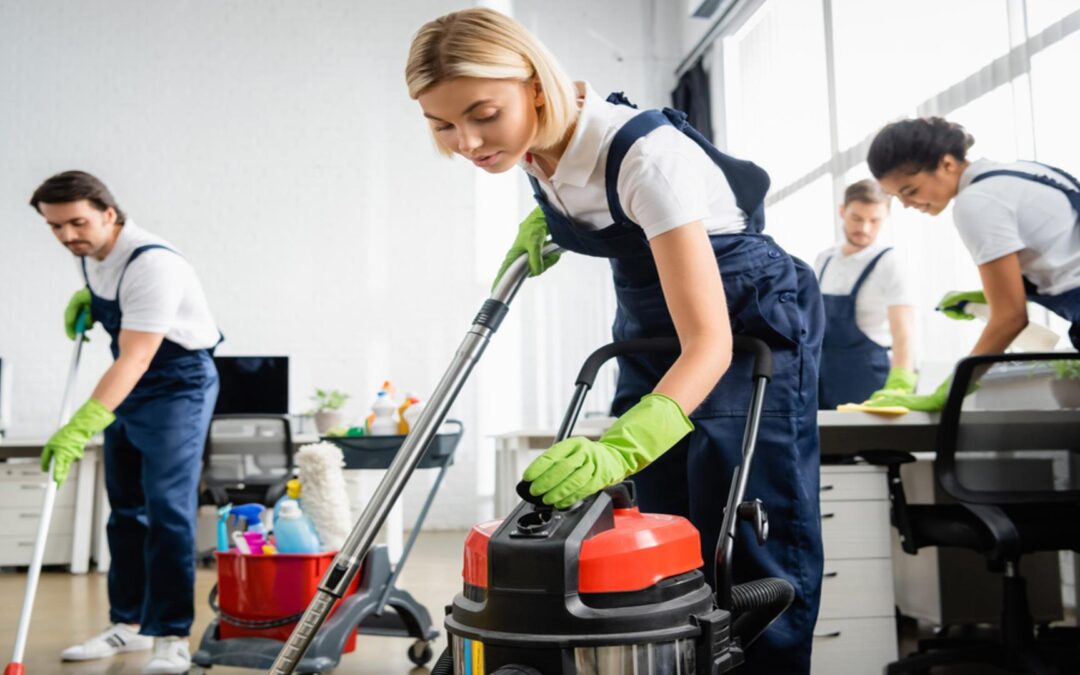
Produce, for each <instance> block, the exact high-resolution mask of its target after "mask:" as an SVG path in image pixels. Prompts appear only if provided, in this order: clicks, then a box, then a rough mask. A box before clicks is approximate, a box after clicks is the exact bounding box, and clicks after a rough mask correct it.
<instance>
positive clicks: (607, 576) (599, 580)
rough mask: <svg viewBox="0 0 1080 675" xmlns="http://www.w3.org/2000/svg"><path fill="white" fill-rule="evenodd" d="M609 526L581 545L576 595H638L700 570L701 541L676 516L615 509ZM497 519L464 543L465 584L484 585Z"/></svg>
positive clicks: (689, 527)
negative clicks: (578, 593)
mask: <svg viewBox="0 0 1080 675" xmlns="http://www.w3.org/2000/svg"><path fill="white" fill-rule="evenodd" d="M614 515H615V527H614V528H613V529H610V530H605V531H604V532H601V533H599V534H597V535H595V536H593V537H590V538H589V539H587V540H585V542H583V543H582V545H581V552H580V554H579V556H578V591H579V592H581V593H625V592H631V591H640V590H643V589H646V588H649V587H650V586H652V585H654V584H656V583H658V582H660V581H661V580H663V579H667V578H669V577H674V576H677V575H679V574H685V573H687V572H690V571H692V570H696V569H698V568H699V567H701V566H702V560H701V540H700V536H699V535H698V531H697V530H696V529H695V528H694V526H693V525H691V524H690V521H688V520H686V519H685V518H682V517H680V516H669V515H665V514H659V513H641V512H640V511H638V509H637V508H636V507H635V508H630V509H615V511H614ZM500 524H502V521H501V520H493V521H489V522H486V523H481V524H479V525H476V526H474V527H473V528H472V530H471V531H470V532H469V535H468V537H466V539H465V567H464V570H463V574H462V576H463V577H464V579H465V583H466V584H469V585H471V586H478V587H480V588H486V587H487V552H488V540H489V539H490V538H491V535H492V534H494V533H495V530H497V529H498V528H499V525H500Z"/></svg>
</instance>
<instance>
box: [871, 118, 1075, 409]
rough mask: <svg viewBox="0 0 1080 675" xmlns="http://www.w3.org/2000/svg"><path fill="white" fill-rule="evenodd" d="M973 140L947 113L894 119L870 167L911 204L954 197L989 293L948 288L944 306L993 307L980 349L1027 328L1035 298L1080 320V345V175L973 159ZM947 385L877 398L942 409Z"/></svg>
mask: <svg viewBox="0 0 1080 675" xmlns="http://www.w3.org/2000/svg"><path fill="white" fill-rule="evenodd" d="M973 143H974V139H973V138H972V137H971V135H970V134H968V133H967V132H966V131H965V130H964V128H963V127H961V126H960V125H959V124H954V123H951V122H948V121H946V120H944V119H942V118H940V117H927V118H921V119H909V120H903V121H900V122H894V123H892V124H890V125H888V126H886V127H885V128H884V129H882V130H881V131H880V132H878V135H877V136H876V137H875V138H874V141H873V143H872V144H871V145H870V153H869V156H868V157H867V161H868V163H869V165H870V172H871V173H873V174H874V177H875V178H877V179H878V181H879V182H880V183H881V187H882V188H884V189H885V191H886V192H888V193H889V194H892V195H895V196H896V197H897V198H898V199H899V200H900V202H901V203H903V205H904V206H905V207H907V208H916V209H918V210H920V211H922V212H923V213H929V214H930V215H937V214H939V213H941V212H942V211H943V210H944V209H945V207H946V206H948V205H949V202H954V203H953V211H952V213H953V221H954V222H955V223H956V228H957V230H959V232H960V238H961V239H962V240H963V242H964V245H965V246H966V247H967V249H968V251H969V252H970V253H971V257H972V258H973V259H974V261H975V264H976V265H978V266H979V276H980V277H981V278H982V290H979V291H969V292H963V293H949V294H947V295H946V296H945V297H944V298H942V300H941V302H940V303H939V304H938V309H939V310H942V311H943V312H944V313H945V314H946V315H947V316H950V317H951V318H959V319H970V318H973V317H972V316H971V315H970V314H968V313H967V312H965V311H964V308H963V306H964V303H966V302H982V303H985V304H988V305H989V306H990V320H989V321H988V322H987V324H986V328H984V329H983V332H982V335H981V336H980V337H979V340H978V342H976V343H975V347H974V349H972V353H973V354H985V353H995V352H1002V351H1004V350H1005V348H1007V347H1008V346H1009V344H1010V343H1011V342H1012V341H1013V339H1014V338H1015V337H1016V336H1017V335H1018V334H1019V333H1020V331H1022V330H1023V329H1024V327H1025V326H1027V324H1028V316H1027V302H1028V301H1029V300H1030V301H1032V302H1035V303H1038V304H1040V305H1042V306H1043V307H1046V308H1047V309H1049V310H1050V311H1052V312H1054V313H1056V314H1058V315H1059V316H1061V317H1064V318H1065V319H1066V320H1067V321H1070V322H1072V327H1071V328H1070V330H1069V339H1070V340H1071V341H1072V344H1073V346H1074V347H1076V348H1077V349H1080V219H1078V215H1080V181H1078V180H1077V179H1076V178H1074V177H1073V176H1071V175H1070V174H1068V173H1066V172H1065V171H1062V170H1061V169H1056V168H1054V167H1051V166H1047V165H1045V164H1039V163H1038V162H1009V163H1001V162H994V161H991V160H988V159H976V160H969V159H968V150H969V149H970V148H971V145H972V144H973ZM948 384H949V382H948V381H946V382H945V383H943V384H942V385H941V386H940V387H938V388H937V390H936V391H935V392H934V393H932V394H929V395H925V396H916V395H900V394H896V395H891V394H885V395H878V396H875V397H874V398H873V399H872V401H870V403H871V404H876V405H903V406H906V407H908V408H911V409H913V410H940V409H941V408H943V407H944V405H945V398H946V395H947V393H948V389H949V387H948Z"/></svg>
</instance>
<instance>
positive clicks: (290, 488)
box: [285, 478, 300, 499]
mask: <svg viewBox="0 0 1080 675" xmlns="http://www.w3.org/2000/svg"><path fill="white" fill-rule="evenodd" d="M285 494H287V495H289V496H290V497H292V498H293V499H300V481H298V480H297V479H295V478H293V479H292V480H290V481H289V482H288V483H285Z"/></svg>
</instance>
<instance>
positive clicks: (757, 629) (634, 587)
mask: <svg viewBox="0 0 1080 675" xmlns="http://www.w3.org/2000/svg"><path fill="white" fill-rule="evenodd" d="M678 349H679V343H678V340H676V339H673V338H672V339H667V338H663V339H651V340H634V341H628V342H617V343H614V344H611V345H608V346H606V347H603V348H601V349H599V350H597V351H596V352H594V353H593V355H592V356H590V357H589V359H588V361H586V363H585V365H584V366H583V367H582V369H581V372H580V373H579V375H578V378H577V389H576V391H575V394H574V398H573V400H572V402H571V405H570V409H569V410H568V411H567V413H566V416H565V418H564V420H563V423H562V425H561V427H560V429H559V432H558V434H557V437H556V439H555V440H556V442H558V441H560V440H563V439H565V438H567V437H569V436H570V434H571V431H572V430H573V427H574V423H575V421H576V419H577V416H578V414H579V412H580V410H581V407H582V404H583V402H584V398H585V394H586V393H587V392H588V390H589V389H590V388H591V387H592V384H593V382H594V381H595V378H596V373H597V371H598V370H599V368H600V366H601V365H602V364H603V363H604V362H605V361H607V360H608V359H610V358H612V357H615V356H621V355H624V354H632V353H642V352H675V353H677V352H678ZM735 350H736V351H741V352H749V353H752V354H754V356H755V366H754V369H753V379H754V396H753V398H752V403H751V408H750V411H749V415H748V421H747V427H746V433H745V435H744V439H743V463H742V465H741V466H739V467H738V468H737V469H736V470H735V474H734V476H733V478H732V484H731V489H730V491H729V495H728V501H727V508H726V510H725V518H724V522H723V525H722V527H721V536H720V541H719V542H718V545H717V547H716V578H715V580H714V583H715V588H716V589H717V593H716V595H715V597H714V595H713V592H712V590H711V589H710V587H709V586H708V584H706V582H705V578H704V576H703V574H702V573H701V571H700V569H699V568H700V567H701V566H702V559H701V546H700V539H699V535H698V532H697V530H696V529H695V528H694V527H693V526H692V525H691V524H690V522H689V521H687V520H686V519H685V518H681V517H679V516H670V515H663V514H643V513H641V512H640V511H639V510H638V509H637V507H636V505H635V502H634V489H633V483H632V482H630V481H627V482H624V483H622V484H621V485H617V486H615V487H613V488H608V489H607V490H605V491H603V492H601V493H599V494H597V495H594V496H592V497H589V498H588V499H585V500H583V501H581V502H579V503H578V504H575V505H574V506H572V507H570V508H569V509H567V510H556V509H553V508H552V507H550V506H546V505H544V504H543V502H541V501H539V500H538V499H537V498H535V497H533V496H532V495H531V494H530V493H529V486H528V484H527V483H524V482H523V483H520V484H519V485H518V488H517V492H518V495H519V496H521V497H522V499H523V500H524V501H523V502H522V503H521V504H519V505H518V506H517V508H515V509H514V511H513V512H512V513H511V514H510V515H509V516H508V517H507V518H506V519H504V520H500V521H493V522H490V523H484V524H481V525H477V526H476V527H474V528H473V529H472V531H470V533H469V535H468V537H467V538H466V540H465V564H464V577H465V578H464V588H463V591H462V592H461V593H460V594H459V595H458V596H457V597H456V598H454V603H453V605H452V607H451V608H450V610H449V613H448V616H447V619H446V629H447V632H448V633H449V634H450V647H449V648H448V650H447V651H446V652H444V654H443V656H442V657H441V658H440V660H439V663H437V664H436V666H435V668H434V670H433V671H432V675H450V674H451V673H455V674H457V675H474V674H475V675H482V674H487V673H492V674H496V675H511V674H515V675H623V674H630V673H650V674H651V675H691V674H698V675H718V674H720V673H727V672H729V671H731V670H733V669H735V668H736V667H737V666H738V665H740V664H741V663H742V661H743V649H744V648H745V647H746V646H747V645H749V644H750V642H752V641H753V640H754V639H755V638H756V637H757V636H758V635H759V634H760V633H761V632H762V631H763V630H764V629H765V628H766V627H767V626H768V625H769V623H771V622H772V621H773V620H774V619H775V618H776V617H778V616H779V615H780V614H781V613H782V612H783V611H784V610H785V609H787V607H788V605H789V604H790V603H791V601H792V599H793V597H794V590H793V589H792V587H791V585H790V584H789V583H788V582H786V581H784V580H782V579H761V580H757V581H753V582H750V583H747V584H742V585H738V586H733V585H732V581H731V550H732V546H733V543H734V537H735V529H736V526H737V524H738V521H739V520H749V521H750V523H751V525H752V526H753V529H754V531H755V533H756V535H757V538H758V541H759V543H764V542H765V540H766V539H767V537H768V516H767V513H766V510H765V507H764V505H763V504H762V503H761V502H760V501H749V502H747V501H743V498H744V492H745V487H746V481H747V479H748V477H749V468H750V464H751V461H752V459H753V454H754V446H755V439H756V437H757V428H758V424H759V422H760V418H761V409H762V405H761V403H762V400H763V396H764V391H765V383H766V382H767V381H768V380H769V378H770V377H771V370H772V365H771V353H770V352H769V350H768V347H767V346H766V345H765V344H764V343H763V342H761V341H760V340H756V339H754V338H749V337H744V336H736V337H735Z"/></svg>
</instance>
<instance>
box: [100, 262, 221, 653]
mask: <svg viewBox="0 0 1080 675" xmlns="http://www.w3.org/2000/svg"><path fill="white" fill-rule="evenodd" d="M155 248H161V249H165V250H167V251H172V249H169V248H168V247H166V246H162V245H160V244H147V245H144V246H140V247H138V248H136V249H135V250H134V251H133V252H132V254H131V257H129V258H128V260H127V263H125V264H124V269H123V270H122V271H121V273H120V280H119V282H118V283H117V285H116V299H114V300H106V299H105V298H103V297H101V296H100V295H98V294H97V293H95V292H94V289H93V288H91V287H90V280H89V278H88V277H87V275H86V260H85V259H84V260H83V278H84V279H86V287H87V288H88V289H89V290H90V312H91V314H92V316H93V317H94V320H95V321H98V322H100V323H101V325H102V326H103V327H104V328H105V330H106V331H107V332H108V333H109V336H110V337H111V338H112V353H113V358H114V359H115V358H117V357H118V356H119V354H120V323H121V317H122V316H123V311H122V310H121V308H120V285H121V284H122V283H123V281H124V274H126V273H127V268H128V267H129V266H130V265H131V263H132V262H134V261H135V259H136V258H138V257H139V256H140V255H142V254H143V253H145V252H147V251H149V250H152V249H155ZM173 253H175V251H174V252H173ZM177 255H179V254H177ZM217 394H218V375H217V370H216V369H215V368H214V361H213V359H212V358H211V356H210V350H206V349H198V350H194V351H192V350H188V349H185V348H184V347H181V346H180V345H178V344H176V343H175V342H171V341H170V340H167V339H166V340H163V341H162V343H161V347H160V348H158V351H157V353H156V354H155V355H154V358H153V360H152V361H151V362H150V367H149V369H148V370H147V371H146V374H144V375H143V376H142V378H141V379H140V380H139V382H138V384H136V385H135V389H134V390H133V391H132V392H131V394H129V395H128V397H127V398H126V399H124V402H123V403H122V404H120V407H119V408H117V409H116V411H115V412H116V421H115V422H113V423H112V424H111V425H109V427H108V428H107V429H105V488H106V491H107V492H108V495H109V505H110V507H111V508H112V514H111V515H110V516H109V523H108V527H107V532H108V538H109V551H110V553H111V554H112V562H111V564H110V566H109V605H110V610H109V620H110V621H112V622H113V623H133V624H141V628H140V631H139V632H141V633H142V634H144V635H156V636H160V635H188V634H189V633H190V630H191V622H192V619H193V618H194V616H195V517H196V509H197V503H196V502H197V498H198V485H199V474H200V470H201V467H202V455H203V447H204V445H205V442H206V432H207V429H208V427H209V425H210V416H211V414H212V413H213V411H214V403H215V402H216V401H217Z"/></svg>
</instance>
